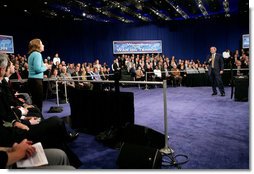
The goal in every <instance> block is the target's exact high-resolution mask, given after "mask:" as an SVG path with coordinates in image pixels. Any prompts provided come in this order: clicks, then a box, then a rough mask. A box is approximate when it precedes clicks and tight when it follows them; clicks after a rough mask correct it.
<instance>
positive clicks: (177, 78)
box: [171, 64, 182, 86]
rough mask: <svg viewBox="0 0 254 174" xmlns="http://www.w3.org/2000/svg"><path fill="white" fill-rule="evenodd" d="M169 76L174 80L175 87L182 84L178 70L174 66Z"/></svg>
mask: <svg viewBox="0 0 254 174" xmlns="http://www.w3.org/2000/svg"><path fill="white" fill-rule="evenodd" d="M171 71H172V72H171V74H172V77H173V79H174V84H175V85H177V86H181V84H182V76H181V74H180V70H179V69H178V68H177V66H176V64H175V65H174V66H173V68H172V69H171Z"/></svg>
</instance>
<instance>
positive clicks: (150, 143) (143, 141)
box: [122, 124, 165, 149]
mask: <svg viewBox="0 0 254 174" xmlns="http://www.w3.org/2000/svg"><path fill="white" fill-rule="evenodd" d="M122 141H123V142H125V143H131V144H137V145H141V146H147V147H153V148H156V149H161V148H163V147H165V136H164V134H162V133H160V132H157V131H155V130H153V129H150V128H147V127H145V126H141V125H133V124H130V125H128V126H127V127H126V128H124V130H123V133H122Z"/></svg>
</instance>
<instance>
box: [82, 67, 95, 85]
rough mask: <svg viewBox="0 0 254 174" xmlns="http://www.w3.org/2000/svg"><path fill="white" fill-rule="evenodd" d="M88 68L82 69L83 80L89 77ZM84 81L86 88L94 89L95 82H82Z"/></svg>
mask: <svg viewBox="0 0 254 174" xmlns="http://www.w3.org/2000/svg"><path fill="white" fill-rule="evenodd" d="M86 74H87V73H86V70H85V69H83V71H82V73H81V76H82V77H81V79H82V80H87V78H86ZM82 83H83V85H84V88H85V89H90V90H92V89H93V84H91V83H90V82H82Z"/></svg>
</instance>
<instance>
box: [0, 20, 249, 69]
mask: <svg viewBox="0 0 254 174" xmlns="http://www.w3.org/2000/svg"><path fill="white" fill-rule="evenodd" d="M3 24H5V25H1V27H0V34H2V35H12V36H14V46H15V53H16V54H17V53H20V54H25V53H26V52H27V45H28V42H29V40H31V39H33V38H35V37H36V38H41V39H42V41H43V42H44V44H45V52H44V53H43V56H44V57H45V58H46V57H47V56H50V57H53V55H54V53H56V52H58V53H59V55H60V57H61V59H62V60H65V61H66V62H74V63H78V62H80V63H81V62H85V61H86V62H93V61H94V60H95V59H99V60H101V63H103V62H107V63H108V64H111V63H112V62H113V58H114V55H113V53H112V43H113V41H114V40H162V44H163V53H164V54H165V55H166V56H169V57H171V56H173V55H174V56H175V57H176V58H177V59H179V58H181V59H199V60H201V61H203V60H204V59H205V57H206V55H207V54H208V53H209V47H210V46H216V47H217V48H218V52H222V51H224V50H225V49H227V48H228V49H230V50H235V49H240V47H241V39H242V35H243V34H247V33H249V23H248V19H244V20H243V19H238V18H228V19H226V20H221V19H218V20H215V19H212V20H211V19H210V20H203V21H200V20H199V21H196V20H190V21H177V22H174V21H172V22H170V23H169V24H165V23H164V24H142V25H141V24H110V23H106V24H104V23H103V24H102V23H97V22H79V21H76V22H75V21H61V20H54V19H32V18H23V19H17V18H14V19H12V18H11V17H10V18H4V19H3Z"/></svg>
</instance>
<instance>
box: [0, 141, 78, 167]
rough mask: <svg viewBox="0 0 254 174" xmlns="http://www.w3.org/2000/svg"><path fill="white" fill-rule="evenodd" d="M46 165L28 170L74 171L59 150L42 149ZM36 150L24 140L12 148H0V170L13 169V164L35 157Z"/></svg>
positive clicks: (63, 153) (62, 152) (30, 143)
mask: <svg viewBox="0 0 254 174" xmlns="http://www.w3.org/2000/svg"><path fill="white" fill-rule="evenodd" d="M44 152H45V155H46V158H47V161H48V164H47V165H44V166H39V167H30V168H29V169H32V168H34V169H69V170H71V169H75V168H74V167H72V166H70V163H69V159H68V157H67V156H66V154H65V152H64V151H62V150H60V149H44ZM35 153H36V149H35V148H34V147H33V146H32V141H28V140H27V139H24V140H23V141H21V142H20V143H14V144H13V146H12V147H9V148H6V147H0V169H4V168H9V169H10V168H15V166H14V164H15V163H16V162H18V161H20V160H22V159H24V158H30V157H31V156H33V155H35Z"/></svg>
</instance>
